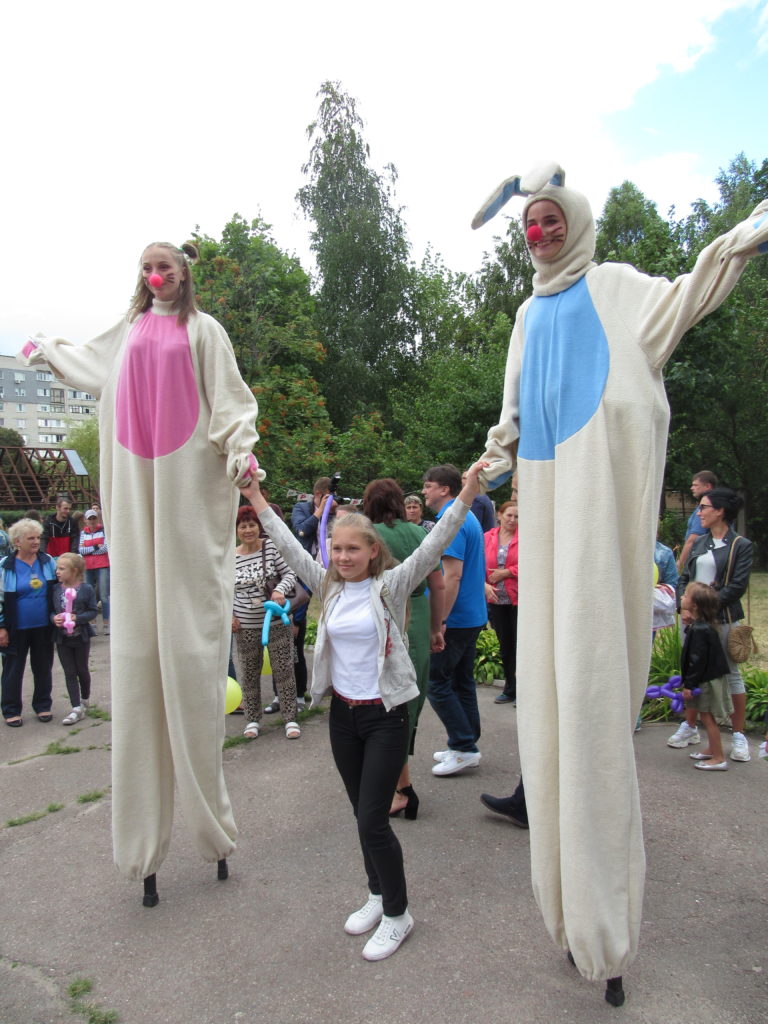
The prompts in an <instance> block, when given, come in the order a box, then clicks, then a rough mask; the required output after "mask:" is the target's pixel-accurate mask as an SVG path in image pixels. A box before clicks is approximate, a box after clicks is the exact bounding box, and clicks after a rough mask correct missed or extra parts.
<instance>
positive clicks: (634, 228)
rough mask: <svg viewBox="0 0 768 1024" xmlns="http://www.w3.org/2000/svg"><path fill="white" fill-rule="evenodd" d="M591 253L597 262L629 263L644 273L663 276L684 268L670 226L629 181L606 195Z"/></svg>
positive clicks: (682, 251) (672, 227) (678, 271)
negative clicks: (593, 251)
mask: <svg viewBox="0 0 768 1024" xmlns="http://www.w3.org/2000/svg"><path fill="white" fill-rule="evenodd" d="M595 255H596V258H597V260H598V261H599V262H603V261H605V260H610V261H611V262H613V263H631V264H632V266H633V267H637V269H638V270H642V271H643V272H644V273H646V274H652V275H662V276H664V277H677V275H678V274H680V273H681V272H682V271H683V269H684V268H685V251H684V250H683V249H682V248H681V246H680V244H679V239H678V238H677V237H676V234H675V230H674V225H673V224H671V223H670V222H668V221H665V220H664V219H663V218H662V217H661V216H660V215H659V213H658V211H657V209H656V204H655V203H653V202H651V201H650V200H649V199H646V198H645V196H644V195H643V193H642V192H641V191H640V190H639V189H638V188H637V186H636V185H633V184H632V182H631V181H625V182H624V183H623V184H622V185H620V186H619V187H618V188H612V189H611V191H610V192H609V194H608V199H607V200H606V203H605V207H604V208H603V213H602V216H601V217H600V219H599V220H598V222H597V239H596V245H595Z"/></svg>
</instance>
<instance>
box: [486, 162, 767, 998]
mask: <svg viewBox="0 0 768 1024" xmlns="http://www.w3.org/2000/svg"><path fill="white" fill-rule="evenodd" d="M564 181H565V175H564V173H563V171H562V169H561V168H559V167H557V166H556V165H542V166H541V167H540V168H536V169H535V170H534V171H533V172H531V174H530V175H528V176H526V178H525V179H522V180H521V179H520V178H513V179H509V180H508V181H507V182H505V183H504V184H503V185H502V186H501V187H500V188H499V189H498V190H497V191H496V193H494V194H493V195H492V196H491V198H490V199H489V200H488V202H487V203H486V204H485V206H484V207H483V209H482V210H481V211H480V213H479V214H478V216H477V217H476V218H475V221H474V222H473V226H475V227H476V226H479V225H480V224H481V223H484V222H485V221H486V220H488V219H489V218H490V217H491V216H493V214H494V213H495V212H497V210H498V209H499V208H500V206H501V205H503V203H504V202H506V201H507V199H509V198H511V197H512V196H513V195H522V196H524V197H525V210H524V214H523V227H524V228H525V226H526V219H527V213H528V210H529V209H530V207H531V205H532V204H533V203H535V202H537V201H538V200H541V199H548V200H550V201H551V202H553V203H555V204H556V205H557V206H558V207H559V208H560V210H562V212H563V214H564V216H565V220H566V224H567V233H566V239H565V244H564V245H563V247H562V249H561V250H560V252H559V253H558V254H557V256H556V257H555V258H554V259H553V260H552V261H550V262H543V261H541V260H537V259H536V255H535V246H532V247H531V248H532V254H531V259H532V262H533V264H534V267H535V269H536V274H535V276H534V279H533V284H534V288H533V291H534V294H533V297H532V298H530V299H528V300H527V301H526V302H525V303H524V304H523V305H522V306H521V308H520V310H519V311H518V314H517V318H516V322H515V327H514V331H513V334H512V339H511V343H510V348H509V355H508V360H507V367H506V375H505V381H504V398H503V406H502V411H501V417H500V421H499V423H498V425H497V426H495V427H493V428H492V429H491V430H490V432H489V434H488V441H487V448H486V451H485V453H484V455H483V456H482V457H483V458H484V459H486V460H488V461H489V462H490V465H489V467H488V468H487V469H486V470H485V472H484V478H485V479H484V482H485V484H486V486H487V487H489V488H493V487H495V486H498V485H499V484H500V483H501V482H503V481H504V480H506V479H508V478H509V476H510V475H511V473H512V471H513V469H514V467H515V459H516V458H517V470H518V474H519V488H520V490H519V503H520V527H519V534H520V543H519V583H520V587H519V622H518V636H519V639H518V671H517V677H518V732H519V744H520V760H521V766H522V772H523V777H524V779H525V792H526V798H527V805H528V817H529V822H530V829H531V870H532V879H533V887H534V892H535V896H536V900H537V902H538V905H539V907H540V909H541V911H542V914H543V916H544V920H545V923H546V926H547V929H548V930H549V932H550V934H551V935H552V937H553V939H554V940H555V941H556V942H557V943H558V944H560V945H561V946H562V947H563V948H565V949H568V950H570V951H571V953H572V955H573V957H574V960H575V963H576V965H577V967H578V968H579V970H580V972H581V973H582V975H584V977H586V978H590V979H594V980H596V979H607V978H615V977H617V976H619V975H621V974H622V973H623V972H624V970H625V968H626V967H627V966H628V965H629V963H631V961H632V959H633V958H634V956H635V954H636V951H637V943H638V934H639V930H640V920H641V910H642V900H643V886H644V876H645V856H644V850H643V838H642V822H641V815H640V802H639V795H638V785H637V773H636V769H635V758H634V751H633V745H632V735H633V726H634V723H635V719H636V716H637V714H638V712H639V709H640V705H641V703H642V700H643V695H644V692H645V688H646V685H647V676H648V666H649V660H650V647H651V621H652V599H653V579H652V572H653V562H652V553H653V549H654V541H655V535H656V521H657V516H658V509H659V498H660V494H661V487H662V481H663V472H664V461H665V451H666V440H667V429H668V424H669V406H668V403H667V398H666V394H665V391H664V383H663V379H662V368H663V367H664V365H665V363H666V362H667V360H668V359H669V358H670V356H671V355H672V353H673V352H674V350H675V348H676V346H677V345H678V343H679V342H680V340H681V338H682V337H683V335H684V334H685V332H686V331H687V330H688V329H689V328H690V327H692V326H693V325H694V324H695V323H697V322H698V321H699V320H700V319H701V318H702V317H703V316H706V314H707V313H710V312H712V310H714V309H716V308H717V307H718V306H719V305H720V304H721V303H722V302H723V300H724V299H725V298H726V297H727V295H728V294H729V292H730V291H731V290H732V288H733V287H734V285H735V284H736V282H737V280H738V278H739V276H740V274H741V272H742V270H743V269H744V266H745V265H746V262H747V260H748V259H749V258H750V257H752V256H755V255H757V254H758V252H765V251H766V250H767V249H768V202H763V203H761V204H760V205H759V206H758V207H757V209H756V210H755V212H754V213H753V215H752V216H751V217H750V218H748V219H747V220H746V221H744V222H742V223H741V224H738V225H737V226H736V227H735V228H733V229H732V230H731V231H729V232H728V233H727V234H726V235H723V236H722V237H720V238H718V239H717V240H716V241H714V242H713V243H712V244H711V245H709V246H708V247H707V248H706V249H704V250H703V251H702V253H701V254H700V256H699V258H698V259H697V261H696V264H695V266H694V268H693V270H692V271H691V272H690V273H689V274H684V275H682V276H681V277H678V278H677V279H676V280H675V281H672V282H670V281H668V280H666V279H665V278H653V277H648V276H647V275H645V274H642V273H640V272H639V271H637V270H635V269H634V268H633V267H631V266H627V265H620V264H610V263H605V264H602V265H599V266H598V265H596V264H595V263H594V262H592V257H593V255H594V244H595V227H594V220H593V217H592V213H591V210H590V208H589V204H588V202H587V200H586V199H585V198H584V196H582V195H580V194H579V193H578V192H574V191H573V190H571V189H569V188H566V187H565V185H564Z"/></svg>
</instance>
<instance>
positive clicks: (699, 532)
mask: <svg viewBox="0 0 768 1024" xmlns="http://www.w3.org/2000/svg"><path fill="white" fill-rule="evenodd" d="M713 487H717V477H716V476H715V474H714V473H711V472H710V471H709V470H708V469H701V470H699V472H698V473H695V474H694V476H693V479H692V480H691V494H692V495H693V496H694V498H695V499H696V501H697V502H698V501H700V499H701V496H702V494H706V493H707V491H711V490H712V488H713ZM706 532H707V530H706V527H704V526H702V523H701V519H700V518H699V509H698V505H697V507H696V508H695V509H694V510H693V512H691V514H690V516H689V517H688V526H687V527H686V530H685V537H684V538H683V550H682V551H681V552H680V557H679V558H678V560H677V568H678V570H679V571H680V572H682V571H683V569H684V568H685V563H686V562H687V561H688V552H689V551H690V550H691V548H692V547H693V542H694V541H695V540H696V538H697V537H703V536H704V534H705V533H706Z"/></svg>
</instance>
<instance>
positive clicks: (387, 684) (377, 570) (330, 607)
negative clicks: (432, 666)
mask: <svg viewBox="0 0 768 1024" xmlns="http://www.w3.org/2000/svg"><path fill="white" fill-rule="evenodd" d="M484 465H485V463H483V462H477V463H475V465H474V466H472V468H471V469H470V470H469V472H468V474H467V479H466V483H465V485H464V487H463V489H462V491H461V493H460V494H459V495H458V498H457V500H456V501H454V502H453V504H452V505H451V506H450V508H449V509H448V511H447V512H446V513H445V515H443V516H442V518H441V519H440V522H439V523H438V524H437V525H436V526H435V528H434V530H432V531H431V533H429V534H428V535H427V536H426V538H425V539H424V542H423V543H422V544H421V545H420V547H418V548H417V549H416V550H415V551H414V552H413V554H412V555H410V556H409V557H408V558H407V559H406V560H405V561H404V562H402V563H401V564H400V565H395V562H394V559H393V558H392V556H391V555H390V553H389V550H388V549H387V548H386V545H384V544H383V543H382V541H381V539H380V537H379V535H378V533H377V532H376V530H375V528H374V527H373V524H372V523H371V522H370V520H369V519H367V518H366V517H365V516H361V515H355V516H349V517H347V518H346V519H344V520H341V521H339V522H338V523H337V524H336V526H335V528H334V531H333V538H332V545H331V552H330V559H331V564H330V565H329V567H328V569H327V570H325V569H323V567H322V566H320V565H318V564H317V563H316V562H315V561H314V559H313V558H312V557H311V556H310V555H309V554H308V553H307V552H306V551H305V550H304V548H303V547H302V546H301V544H299V542H298V541H297V540H296V539H295V537H294V536H293V535H292V534H291V532H290V531H289V530H288V528H287V527H286V526H285V524H284V523H282V522H281V521H280V520H279V518H278V517H277V516H276V515H275V514H274V512H273V511H272V510H271V509H270V508H269V506H268V505H267V503H266V501H265V500H264V497H263V495H262V494H261V491H260V489H259V484H258V481H257V480H256V479H255V478H254V479H253V480H252V481H251V483H250V484H249V485H248V486H247V487H245V488H243V494H245V495H246V497H248V498H249V499H250V501H251V503H252V505H253V507H254V508H255V509H256V512H257V513H258V515H259V520H260V521H261V523H262V524H263V526H264V528H265V530H266V531H267V533H268V534H269V536H270V538H271V539H272V541H273V543H274V544H275V546H276V547H277V549H278V550H279V551H280V553H281V554H282V555H283V557H284V558H285V560H286V562H287V563H288V564H289V565H290V566H291V568H293V569H294V570H295V571H296V573H297V575H298V576H300V577H301V579H302V580H304V581H305V582H306V583H307V585H308V586H309V587H310V589H311V590H312V591H313V592H315V593H317V594H318V595H319V596H320V599H321V601H322V605H323V608H322V613H321V616H320V620H319V622H318V628H317V640H316V644H315V658H314V665H313V673H312V689H311V692H312V703H313V705H314V704H317V703H319V702H320V700H322V698H323V696H324V694H325V692H326V690H327V689H329V688H331V689H332V690H333V697H332V700H331V712H330V716H329V730H330V738H331V750H332V752H333V757H334V761H335V762H336V767H337V768H338V770H339V774H340V775H341V777H342V779H343V781H344V786H345V788H346V790H347V795H348V796H349V799H350V802H351V804H352V809H353V811H354V814H355V818H356V819H357V828H358V834H359V838H360V845H361V847H362V852H363V861H364V863H365V870H366V874H367V876H368V888H369V895H368V899H367V900H366V902H365V903H364V904H363V906H362V907H361V908H360V909H359V910H356V911H355V912H354V913H352V914H350V915H349V917H348V918H347V920H346V923H345V925H344V930H345V931H346V932H347V933H348V934H350V935H362V934H364V933H365V932H368V931H370V930H371V929H372V928H374V927H375V926H376V925H378V928H377V929H376V931H375V933H374V934H373V936H372V937H371V938H370V939H369V940H368V942H367V943H366V945H365V947H364V949H363V956H364V958H365V959H366V960H383V959H384V958H385V957H388V956H391V955H392V954H393V953H394V952H395V951H396V950H397V949H398V948H399V946H400V944H401V943H402V942H403V940H404V939H405V938H406V937H407V936H408V935H409V934H410V932H411V931H412V929H413V918H412V917H411V914H410V913H409V910H408V895H407V889H406V882H405V871H404V868H403V853H402V849H401V847H400V843H399V842H398V839H397V836H396V835H395V833H394V832H393V830H392V826H391V824H390V819H389V810H390V805H391V802H392V794H393V793H394V791H395V787H396V785H397V780H398V777H399V775H400V771H401V769H402V767H403V764H404V762H405V759H406V756H407V753H408V735H409V734H408V710H407V706H406V705H407V703H408V701H409V700H412V699H413V698H414V697H417V696H418V693H419V691H418V687H417V685H416V676H415V671H414V668H413V664H412V662H411V659H410V658H409V657H408V649H407V647H406V645H405V643H404V641H403V636H404V635H405V629H406V626H405V619H406V612H407V606H408V595H409V594H410V593H411V591H412V590H413V588H414V586H415V585H416V584H417V583H419V582H420V581H421V580H422V579H424V578H425V576H426V575H427V574H428V573H429V572H430V571H431V570H432V569H433V568H434V565H435V560H436V559H437V558H439V557H440V555H441V554H442V552H443V551H444V550H445V548H446V547H447V546H448V544H450V542H451V540H452V539H453V537H454V536H455V534H456V533H457V531H458V529H459V527H460V526H461V523H462V522H463V521H464V518H465V516H466V514H467V512H468V511H469V507H470V505H471V504H472V501H473V499H474V498H475V497H476V496H477V494H478V492H479V488H478V483H477V476H478V473H479V472H480V470H481V469H482V468H483V466H484Z"/></svg>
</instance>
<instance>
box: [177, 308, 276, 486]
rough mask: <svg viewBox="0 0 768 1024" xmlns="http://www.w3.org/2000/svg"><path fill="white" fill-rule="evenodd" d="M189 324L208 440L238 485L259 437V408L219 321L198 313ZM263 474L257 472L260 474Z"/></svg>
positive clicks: (242, 478)
mask: <svg viewBox="0 0 768 1024" xmlns="http://www.w3.org/2000/svg"><path fill="white" fill-rule="evenodd" d="M189 326H190V331H191V330H193V329H194V331H195V335H196V341H197V344H196V348H197V351H198V359H199V366H200V374H201V378H202V380H201V383H202V389H203V392H204V394H205V396H206V398H207V400H208V405H209V406H210V410H211V422H210V427H209V428H208V439H209V441H210V442H211V444H212V445H213V446H214V447H215V448H217V449H218V450H219V451H220V452H221V453H222V454H226V455H227V474H228V476H229V478H230V480H231V481H232V482H233V483H234V484H236V485H237V484H240V483H242V482H243V481H244V480H245V479H246V476H247V475H248V471H249V458H248V457H249V455H250V453H251V451H252V450H253V446H254V445H255V444H256V442H257V441H258V439H259V435H258V434H257V433H256V416H257V415H258V411H259V407H258V404H257V402H256V399H255V398H254V396H253V393H252V392H251V390H250V388H249V387H248V385H247V384H246V383H245V381H244V380H243V378H242V377H241V376H240V371H239V370H238V368H237V360H236V359H235V353H234V350H233V348H232V344H231V342H230V340H229V338H228V337H227V332H226V331H225V330H224V328H223V327H222V326H221V324H220V323H218V322H217V321H216V320H214V319H213V317H211V316H208V315H207V314H206V313H198V314H196V316H195V317H194V319H193V320H191V321H190V325H189ZM263 475H264V474H263V472H260V477H263Z"/></svg>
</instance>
